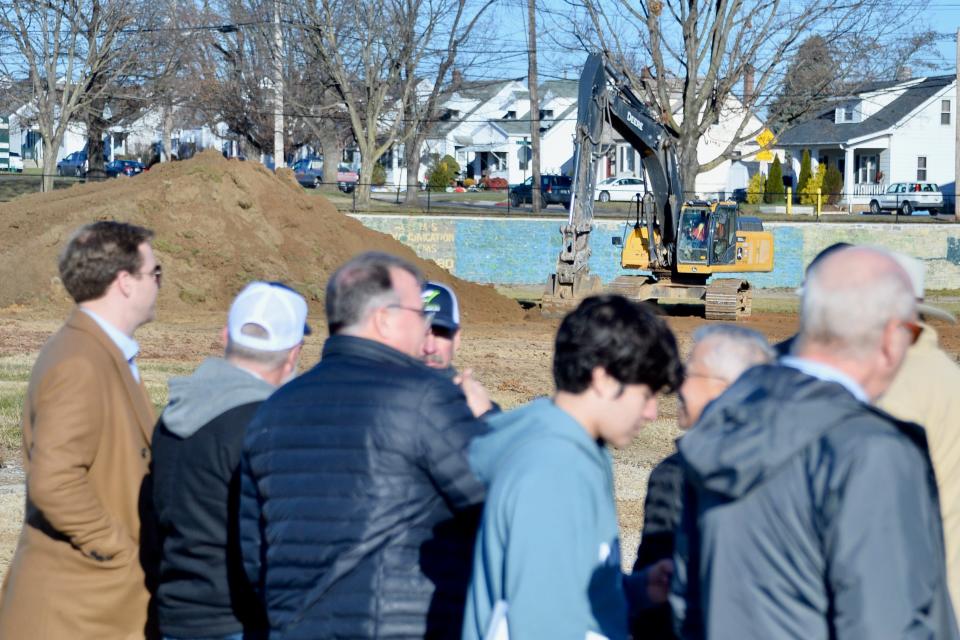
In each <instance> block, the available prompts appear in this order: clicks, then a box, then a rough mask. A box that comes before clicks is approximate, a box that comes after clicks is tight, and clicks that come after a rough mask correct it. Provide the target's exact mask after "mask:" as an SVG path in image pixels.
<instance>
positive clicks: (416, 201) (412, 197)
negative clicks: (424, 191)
mask: <svg viewBox="0 0 960 640" xmlns="http://www.w3.org/2000/svg"><path fill="white" fill-rule="evenodd" d="M420 146H421V140H420V136H414V139H413V140H410V141H409V142H407V144H406V146H404V148H403V159H404V164H406V165H407V195H406V196H405V197H404V204H406V205H408V206H411V207H416V206H419V205H420V179H419V177H418V176H419V175H420Z"/></svg>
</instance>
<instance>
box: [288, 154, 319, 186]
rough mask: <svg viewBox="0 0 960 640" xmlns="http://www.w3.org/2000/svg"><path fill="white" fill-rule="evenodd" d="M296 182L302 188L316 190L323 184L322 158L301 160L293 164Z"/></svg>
mask: <svg viewBox="0 0 960 640" xmlns="http://www.w3.org/2000/svg"><path fill="white" fill-rule="evenodd" d="M293 173H294V175H296V176H297V182H299V183H300V184H301V185H303V186H304V187H309V188H311V189H316V188H317V187H319V186H320V185H321V184H322V183H323V158H303V159H301V160H297V161H296V162H294V163H293Z"/></svg>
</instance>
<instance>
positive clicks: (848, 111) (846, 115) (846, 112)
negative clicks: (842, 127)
mask: <svg viewBox="0 0 960 640" xmlns="http://www.w3.org/2000/svg"><path fill="white" fill-rule="evenodd" d="M843 121H844V122H853V105H852V104H848V105H847V106H846V107H844V108H843Z"/></svg>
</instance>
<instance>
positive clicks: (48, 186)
mask: <svg viewBox="0 0 960 640" xmlns="http://www.w3.org/2000/svg"><path fill="white" fill-rule="evenodd" d="M40 140H41V143H40V144H41V145H42V148H43V180H42V181H41V183H40V190H41V191H43V192H45V193H46V192H50V191H53V176H54V175H55V174H56V173H57V149H59V148H60V145H61V144H62V143H63V135H62V134H61V135H60V136H57V135H56V134H54V135H53V137H52V139H51V138H50V137H48V136H45V135H44V134H43V130H42V128H41V131H40Z"/></svg>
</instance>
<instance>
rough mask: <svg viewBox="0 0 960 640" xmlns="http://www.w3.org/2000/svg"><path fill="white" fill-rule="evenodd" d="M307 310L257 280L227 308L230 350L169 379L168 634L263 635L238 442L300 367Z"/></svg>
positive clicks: (156, 477)
mask: <svg viewBox="0 0 960 640" xmlns="http://www.w3.org/2000/svg"><path fill="white" fill-rule="evenodd" d="M306 318H307V302H306V300H304V299H303V297H302V296H301V295H300V294H298V293H297V292H296V291H294V290H292V289H290V288H288V287H286V286H284V285H281V284H278V283H268V282H253V283H251V284H249V285H247V286H246V287H245V288H244V290H243V291H241V292H240V294H239V295H238V296H237V297H236V298H235V299H234V301H233V304H232V305H231V307H230V312H229V315H228V316H227V325H226V326H225V327H224V329H223V333H222V337H223V339H224V342H225V344H226V348H225V352H224V357H223V358H207V359H206V360H204V361H203V363H202V364H201V365H200V366H199V367H198V368H197V370H196V371H195V372H194V373H193V374H192V375H190V376H187V377H183V378H172V379H171V380H170V403H169V404H168V405H167V407H166V409H164V411H163V415H162V416H161V417H160V422H159V424H158V425H157V428H156V430H155V431H154V434H153V465H152V471H153V475H152V478H153V507H154V509H155V511H156V518H157V530H158V534H159V536H158V537H159V543H160V549H161V558H160V581H159V586H158V589H157V597H156V602H157V609H158V613H159V619H160V631H161V632H162V633H163V635H164V637H168V638H177V640H190V639H191V638H204V639H211V640H212V639H216V640H220V639H223V640H233V639H234V638H246V639H250V638H254V637H260V636H259V635H255V634H257V633H262V634H264V635H263V637H266V636H265V632H266V621H265V619H264V616H263V611H262V607H260V605H259V603H258V602H257V600H256V598H255V597H254V593H253V591H252V590H251V589H250V585H249V584H248V583H247V581H246V579H245V578H244V577H243V564H242V559H241V557H240V545H239V542H238V540H237V509H238V508H239V505H240V482H239V467H240V451H241V447H242V445H243V438H244V436H245V435H246V430H247V425H248V424H249V423H250V420H251V419H252V418H253V416H254V414H255V413H256V411H257V409H258V408H259V407H260V404H261V403H262V402H263V401H264V400H266V399H267V397H268V396H270V394H272V393H273V392H274V390H276V388H277V387H278V386H280V384H281V383H282V382H283V381H285V380H287V379H289V378H290V377H291V376H292V375H293V374H294V372H295V371H296V367H297V360H298V358H299V357H300V349H301V346H302V344H303V336H304V334H305V333H309V327H307V325H306Z"/></svg>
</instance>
